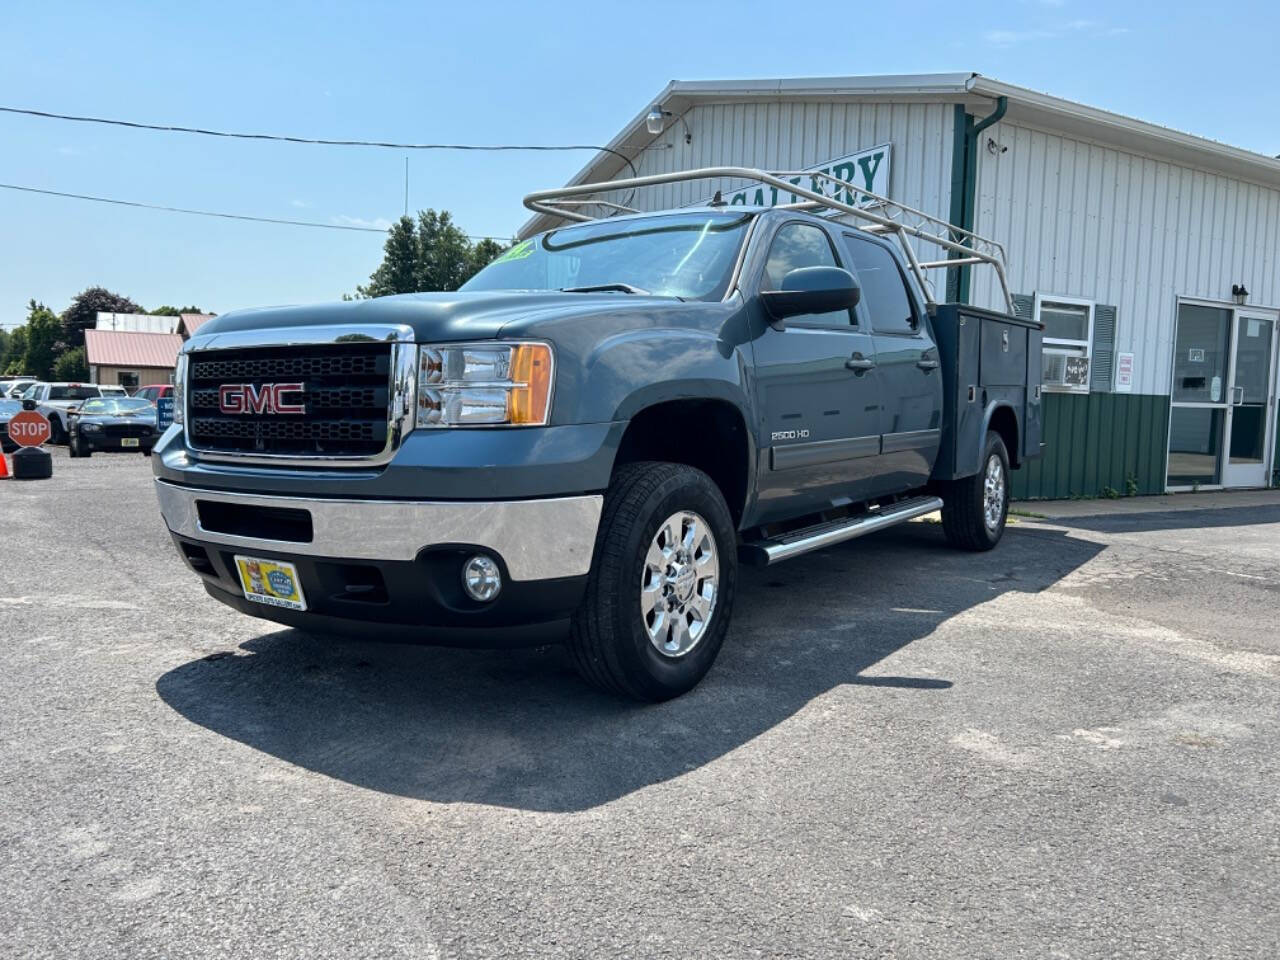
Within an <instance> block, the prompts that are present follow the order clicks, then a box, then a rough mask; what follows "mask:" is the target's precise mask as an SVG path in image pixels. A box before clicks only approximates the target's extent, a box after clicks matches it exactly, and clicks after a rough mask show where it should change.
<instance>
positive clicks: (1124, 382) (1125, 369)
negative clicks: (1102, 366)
mask: <svg viewBox="0 0 1280 960" xmlns="http://www.w3.org/2000/svg"><path fill="white" fill-rule="evenodd" d="M1116 393H1133V354H1132V353H1117V354H1116Z"/></svg>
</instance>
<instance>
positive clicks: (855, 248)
mask: <svg viewBox="0 0 1280 960" xmlns="http://www.w3.org/2000/svg"><path fill="white" fill-rule="evenodd" d="M844 244H845V249H846V250H848V251H849V257H850V259H851V260H852V263H853V270H854V272H855V273H856V275H857V277H858V285H859V286H861V287H862V301H861V302H862V303H863V304H864V305H865V307H866V311H867V315H868V317H870V319H871V329H872V330H874V331H875V332H876V333H897V334H914V333H916V331H917V329H918V324H917V318H916V311H915V306H914V304H913V303H912V301H911V297H910V296H909V295H908V294H907V285H906V280H905V279H904V278H903V276H902V271H901V270H900V269H898V261H897V260H895V259H894V258H893V254H891V253H890V252H889V251H888V250H887V249H885V248H884V247H882V246H881V245H880V244H878V243H875V242H873V241H871V240H864V239H863V238H862V237H857V236H854V235H853V234H848V233H847V234H845V235H844Z"/></svg>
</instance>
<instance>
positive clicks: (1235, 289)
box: [1231, 283, 1249, 306]
mask: <svg viewBox="0 0 1280 960" xmlns="http://www.w3.org/2000/svg"><path fill="white" fill-rule="evenodd" d="M1248 296H1249V291H1248V290H1246V289H1245V288H1244V284H1243V283H1233V284H1232V285H1231V299H1232V300H1234V301H1235V302H1236V303H1237V304H1238V305H1240V306H1244V301H1245V298H1247V297H1248Z"/></svg>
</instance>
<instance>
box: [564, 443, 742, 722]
mask: <svg viewBox="0 0 1280 960" xmlns="http://www.w3.org/2000/svg"><path fill="white" fill-rule="evenodd" d="M737 563H738V558H737V538H736V533H735V531H734V526H733V518H732V517H731V516H730V514H729V508H728V507H727V506H726V504H725V502H724V497H723V495H722V494H721V493H720V490H719V488H718V487H717V486H716V485H715V483H714V482H713V481H712V480H711V478H710V477H708V476H707V475H706V474H705V473H703V472H702V471H701V470H696V469H694V468H693V467H689V466H685V465H683V464H676V463H652V462H649V463H633V464H627V465H625V466H623V467H621V468H620V469H619V470H618V472H617V473H616V474H615V476H614V478H613V481H612V483H610V485H609V490H608V491H607V492H606V494H605V499H604V513H603V515H602V517H601V519H600V529H599V531H598V532H597V534H596V545H595V556H594V558H593V560H592V564H591V573H590V574H589V576H588V581H587V591H586V596H585V597H584V599H583V602H582V606H581V607H579V609H578V611H577V612H576V613H575V614H574V618H573V626H572V629H571V632H570V637H569V651H570V654H571V656H572V657H573V661H574V665H575V666H576V667H577V669H578V672H579V673H580V674H582V676H583V678H584V679H585V680H587V682H589V683H591V684H592V685H594V686H596V687H599V688H601V689H602V690H606V691H608V692H610V693H616V694H621V695H624V696H628V697H632V698H634V699H636V700H645V701H650V702H658V701H661V700H669V699H670V698H672V697H677V696H679V695H680V694H682V693H685V692H687V691H688V690H691V689H692V688H693V687H694V686H696V685H697V683H698V681H700V680H701V679H702V678H703V677H704V676H705V675H706V673H707V671H708V670H710V669H711V665H712V664H713V663H714V662H715V659H716V655H717V654H718V653H719V652H720V646H721V644H722V643H723V642H724V637H725V633H726V632H727V631H728V629H729V615H730V612H731V610H732V607H733V593H734V586H735V583H736V580H737Z"/></svg>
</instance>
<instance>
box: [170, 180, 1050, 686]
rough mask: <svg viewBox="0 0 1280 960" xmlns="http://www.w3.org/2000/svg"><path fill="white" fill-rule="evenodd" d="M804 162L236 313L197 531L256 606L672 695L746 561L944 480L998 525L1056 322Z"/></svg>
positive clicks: (257, 612) (927, 505) (984, 530)
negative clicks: (374, 284)
mask: <svg viewBox="0 0 1280 960" xmlns="http://www.w3.org/2000/svg"><path fill="white" fill-rule="evenodd" d="M725 169H733V170H736V169H737V168H725ZM716 172H720V171H716ZM695 173H697V172H695ZM754 173H755V174H756V175H757V176H759V177H761V178H766V177H773V176H775V175H773V174H764V173H761V172H754ZM689 175H690V176H692V175H693V174H689ZM741 175H742V174H741V173H739V176H741ZM778 176H781V175H778ZM784 182H788V183H793V182H794V181H791V180H788V181H784ZM635 183H636V184H637V185H640V186H644V185H647V184H646V183H643V182H642V181H640V180H637V181H635ZM623 184H624V186H625V185H626V182H625V181H624V182H623ZM608 188H609V189H616V188H617V187H616V183H611V184H609V185H608ZM579 189H580V188H579ZM795 189H796V190H797V191H798V192H799V194H800V196H799V198H798V200H797V202H795V203H793V204H789V205H785V206H782V207H772V208H754V207H742V206H732V207H729V206H725V205H723V204H720V203H713V204H709V205H706V206H700V207H690V208H682V209H679V210H672V211H667V212H661V213H648V214H628V215H620V216H610V217H607V218H604V219H597V220H588V218H587V217H585V216H584V215H583V214H582V213H581V212H580V211H581V207H580V206H576V205H574V206H566V207H564V208H558V207H557V208H554V209H557V210H560V209H563V210H564V211H565V212H564V214H563V215H564V216H565V218H566V219H569V220H572V221H586V222H578V223H571V224H570V225H568V226H564V227H562V228H558V229H552V230H549V231H547V232H544V233H541V234H539V235H537V236H534V237H532V238H530V239H527V240H525V241H523V242H521V243H519V244H516V245H515V246H514V247H512V248H511V249H509V250H508V251H507V252H506V253H505V254H503V255H502V256H500V257H499V258H498V259H497V260H496V261H495V262H494V263H492V264H490V265H489V266H488V267H486V268H485V269H484V270H482V271H480V273H478V274H477V275H476V276H475V277H474V278H472V279H471V280H470V281H469V282H468V283H467V284H466V285H465V286H464V287H463V288H462V289H461V290H460V291H458V292H457V293H435V294H412V295H404V296H396V297H386V298H382V299H375V300H363V301H355V302H346V303H336V304H332V305H325V306H311V307H280V308H271V309H256V310H244V311H239V312H235V313H228V314H226V315H224V316H221V317H218V318H217V319H216V320H212V321H210V322H209V323H208V324H206V325H205V326H204V327H203V328H202V329H201V331H200V333H199V335H197V336H196V337H193V338H192V339H191V340H190V341H189V342H188V343H187V344H186V347H185V348H184V351H183V354H182V356H181V358H180V362H179V368H178V374H177V377H176V384H175V386H176V391H175V392H176V396H175V421H176V422H175V424H174V426H173V427H171V428H170V429H169V430H168V431H167V432H166V433H165V435H164V437H163V438H162V439H161V441H160V442H159V444H158V445H157V446H156V448H155V454H156V455H155V457H154V460H153V462H154V468H155V474H156V478H157V479H156V488H157V491H158V494H159V500H160V506H161V510H162V513H163V515H164V518H165V521H166V523H167V524H168V527H169V529H170V531H171V533H172V536H173V540H174V543H175V545H176V546H177V549H178V552H179V554H180V556H181V557H182V558H183V560H184V561H185V562H186V564H187V565H188V566H189V567H190V568H191V569H192V570H193V571H194V572H195V573H197V574H199V575H200V577H201V578H202V579H203V581H204V586H205V589H206V590H207V591H208V593H209V594H210V595H211V596H212V597H214V598H216V599H217V600H219V601H221V602H223V603H225V604H227V605H229V606H232V607H235V608H236V609H238V610H240V611H241V612H243V613H246V614H249V615H252V616H257V617H263V618H266V619H268V620H273V621H277V622H279V623H283V624H288V625H290V626H293V627H296V628H298V629H300V630H303V631H310V632H316V633H322V634H324V633H339V634H352V633H354V634H359V635H363V636H367V637H370V638H373V639H379V640H383V639H401V640H410V641H418V642H428V643H471V644H476V645H483V646H494V645H505V644H511V643H517V644H518V643H528V644H541V643H547V642H561V641H563V642H565V643H566V644H567V645H568V648H569V650H570V652H571V657H572V659H573V661H574V662H575V664H576V666H577V667H578V668H579V670H580V672H581V673H582V675H583V677H584V678H586V679H587V680H588V681H589V682H591V683H593V684H595V685H597V686H600V687H602V688H605V689H607V690H610V691H614V692H616V693H619V694H623V695H628V696H631V697H635V698H638V699H642V700H662V699H666V698H669V697H672V696H676V695H678V694H680V693H683V692H684V691H687V690H689V689H690V688H691V687H693V686H694V685H695V684H696V683H697V682H698V681H699V680H700V679H701V678H702V677H703V676H704V675H705V674H706V672H707V671H708V670H709V669H710V667H711V665H712V663H713V661H714V660H715V658H716V655H717V654H718V652H719V650H720V646H721V644H722V642H723V641H724V638H725V635H726V632H727V631H728V628H729V621H730V614H731V612H732V607H733V600H734V590H735V585H736V582H737V570H738V565H739V564H740V563H750V564H760V565H767V564H772V563H776V562H779V561H782V560H785V559H787V558H789V557H793V556H796V555H798V554H802V553H805V552H807V551H810V550H815V549H819V548H822V547H826V546H829V545H831V544H835V543H838V542H841V541H844V540H848V539H851V538H853V537H857V536H860V535H862V534H864V533H868V532H871V531H874V530H878V529H881V528H884V527H886V526H889V525H892V524H895V523H900V522H903V521H906V520H910V519H912V518H914V517H919V516H922V515H924V514H927V513H931V512H933V511H936V510H939V509H940V510H941V511H942V521H943V522H942V530H943V532H944V533H945V536H946V538H947V539H948V540H949V541H950V542H951V543H953V544H955V545H957V546H959V547H962V548H965V549H970V550H986V549H990V548H991V547H994V546H995V545H996V543H997V542H998V541H999V539H1000V536H1001V534H1002V532H1003V530H1004V526H1005V518H1006V515H1007V512H1008V491H1009V471H1010V469H1011V468H1012V469H1016V468H1017V467H1018V466H1020V465H1021V464H1022V463H1024V462H1025V461H1026V460H1027V459H1028V458H1031V457H1034V456H1037V455H1038V454H1039V452H1040V391H1039V387H1038V386H1037V385H1036V384H1037V383H1038V380H1039V373H1040V332H1039V328H1038V327H1037V326H1036V325H1035V324H1031V323H1027V322H1025V321H1023V320H1019V319H1017V318H1015V317H1014V316H1012V315H1010V314H1004V313H993V312H989V311H985V310H981V309H976V308H971V307H968V306H962V305H946V304H944V305H939V304H935V303H933V301H932V299H931V298H930V297H929V295H928V293H927V290H928V286H927V284H922V283H921V282H920V279H919V278H921V277H922V276H923V270H924V269H928V268H931V267H939V266H940V264H939V263H937V262H932V263H925V262H922V261H921V260H919V259H918V258H917V257H916V255H915V254H914V253H913V252H912V250H911V248H910V247H909V246H907V245H906V243H905V240H906V235H910V236H915V237H918V238H926V239H928V240H929V241H930V242H936V243H938V244H939V245H940V246H941V247H943V248H945V249H946V250H948V251H949V252H950V253H951V256H952V260H951V261H949V262H950V263H953V264H965V265H975V264H978V265H980V264H982V263H985V262H988V261H987V258H986V255H983V254H973V253H972V251H973V250H974V248H975V247H980V245H979V244H978V243H977V242H976V239H980V238H976V239H975V238H973V237H972V236H961V235H962V234H964V231H960V230H959V229H958V228H952V227H947V231H948V232H947V233H946V234H945V236H943V235H941V234H938V233H924V232H921V231H920V230H918V229H914V228H910V227H908V228H905V229H904V228H902V227H901V226H900V225H896V224H895V222H894V221H892V220H891V219H888V218H885V217H884V216H882V214H881V213H874V212H871V213H868V212H867V211H868V209H871V210H875V209H880V210H882V211H883V209H884V208H883V207H880V208H876V207H872V208H868V207H867V206H866V205H865V203H864V202H861V203H859V204H856V205H855V204H851V203H847V202H840V201H835V200H833V201H827V202H823V201H822V199H818V198H823V197H824V194H823V193H822V192H821V191H819V190H818V184H817V183H816V182H815V184H814V190H812V191H809V190H807V189H802V188H799V187H796V188H795ZM553 193H554V192H552V191H549V192H547V194H544V195H533V197H534V199H533V200H532V201H529V200H527V201H526V203H527V204H528V205H530V206H531V208H532V209H536V210H539V211H543V212H545V211H546V210H548V209H552V208H551V207H549V206H548V199H547V198H548V197H549V196H551V195H552V194H553ZM815 197H816V198H815ZM885 203H886V204H887V203H888V201H885ZM815 211H816V212H815ZM833 212H834V213H843V214H846V215H850V218H853V219H857V218H859V217H861V218H863V219H864V220H865V219H869V220H870V229H864V228H863V227H861V226H850V225H848V224H847V223H844V222H840V221H839V220H837V219H834V218H833V217H832V216H830V214H831V213H833ZM817 213H823V214H826V215H825V216H819V215H817ZM922 216H923V215H922ZM882 222H884V223H890V224H891V225H890V226H889V227H883V226H881V225H880V224H881V223H882ZM940 237H941V239H939V238H940ZM957 238H959V239H957ZM951 269H958V267H954V266H953V267H952V268H951ZM1000 276H1001V280H1002V281H1003V272H1001V274H1000Z"/></svg>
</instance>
